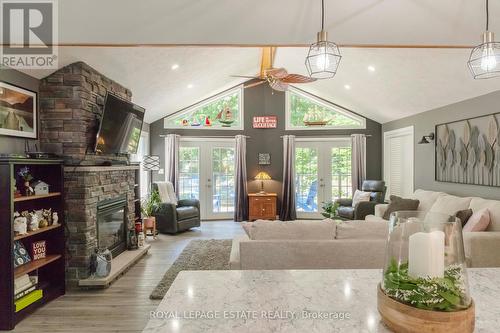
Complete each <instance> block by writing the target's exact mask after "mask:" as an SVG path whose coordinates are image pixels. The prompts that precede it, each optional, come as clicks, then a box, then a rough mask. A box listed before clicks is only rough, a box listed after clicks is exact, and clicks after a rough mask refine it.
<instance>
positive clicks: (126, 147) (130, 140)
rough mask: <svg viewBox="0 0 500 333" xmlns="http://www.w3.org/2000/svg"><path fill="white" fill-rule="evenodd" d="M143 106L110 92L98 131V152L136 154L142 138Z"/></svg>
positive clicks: (96, 149) (96, 146)
mask: <svg viewBox="0 0 500 333" xmlns="http://www.w3.org/2000/svg"><path fill="white" fill-rule="evenodd" d="M144 112H146V110H145V109H144V108H143V107H140V106H138V105H135V104H133V103H131V102H129V101H126V100H124V99H122V98H120V97H118V96H116V95H113V94H110V93H108V94H107V95H106V101H105V103H104V111H103V115H102V119H101V124H100V126H99V131H98V132H97V138H96V145H95V152H96V153H97V154H135V153H136V152H137V147H138V146H139V139H140V138H141V130H142V122H143V119H144Z"/></svg>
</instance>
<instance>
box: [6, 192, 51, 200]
mask: <svg viewBox="0 0 500 333" xmlns="http://www.w3.org/2000/svg"><path fill="white" fill-rule="evenodd" d="M60 195H61V192H53V193H49V194H41V195H31V196H29V197H28V196H23V197H18V198H14V202H21V201H28V200H37V199H44V198H51V197H58V196H60Z"/></svg>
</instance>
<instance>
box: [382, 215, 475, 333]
mask: <svg viewBox="0 0 500 333" xmlns="http://www.w3.org/2000/svg"><path fill="white" fill-rule="evenodd" d="M378 309H379V312H380V314H381V316H382V320H383V321H384V322H385V323H386V324H387V326H389V327H392V328H395V329H397V330H403V331H405V332H434V331H433V329H436V327H440V328H441V329H442V328H443V327H448V328H450V330H451V331H454V332H455V331H456V332H469V331H470V328H471V327H472V328H473V327H474V306H473V302H472V299H471V297H470V294H469V283H468V280H467V268H466V261H465V251H464V243H463V238H462V223H461V221H460V219H458V218H456V217H454V216H448V215H446V214H439V213H427V214H425V213H423V212H418V211H400V212H394V213H392V214H391V216H390V221H389V235H388V239H387V244H386V255H385V263H384V267H383V275H382V282H381V284H380V290H379V295H378ZM420 320H421V321H422V322H425V323H426V325H425V327H422V326H420V325H415V323H416V322H419V321H420ZM406 322H407V323H408V325H407V326H406V324H405V323H406ZM395 325H399V326H395ZM443 325H444V326H443ZM411 327H413V328H415V329H416V330H413V328H411ZM457 327H461V328H463V329H457Z"/></svg>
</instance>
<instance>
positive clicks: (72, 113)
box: [39, 62, 139, 288]
mask: <svg viewBox="0 0 500 333" xmlns="http://www.w3.org/2000/svg"><path fill="white" fill-rule="evenodd" d="M108 91H109V92H111V93H114V94H115V95H118V96H120V97H122V98H124V99H126V100H129V101H130V100H131V97H132V93H131V92H130V90H128V89H127V88H125V87H123V86H122V85H120V84H118V83H116V82H115V81H113V80H111V79H109V78H107V77H106V76H104V75H102V74H100V73H99V72H97V71H96V70H95V69H93V68H92V67H90V66H89V65H87V64H85V63H83V62H76V63H73V64H70V65H68V66H66V67H64V68H61V69H60V70H58V71H56V72H54V73H53V74H51V75H49V76H47V77H46V78H44V79H42V80H41V83H40V97H39V100H40V147H41V150H42V151H47V152H53V153H56V154H58V155H60V156H62V157H63V158H64V161H65V164H66V166H65V167H64V192H65V193H64V201H65V209H64V213H65V214H64V215H65V222H66V226H67V230H68V233H67V252H68V256H67V269H66V272H67V273H66V282H67V286H68V287H69V288H75V287H77V286H78V281H80V280H82V279H86V278H88V277H89V275H90V256H91V254H92V253H93V252H94V249H95V248H96V247H97V244H98V239H97V219H96V214H97V204H98V202H99V201H102V200H107V199H113V198H117V197H120V196H123V195H126V196H127V207H128V208H127V211H126V214H127V217H128V221H127V227H128V228H129V229H131V228H133V226H134V214H135V212H134V209H135V205H134V200H135V196H134V188H135V184H136V183H137V182H136V170H137V169H138V168H139V167H138V166H127V165H117V166H112V167H106V166H99V164H101V163H102V162H103V161H105V160H107V161H109V160H122V161H123V160H126V159H127V157H125V156H122V157H118V156H115V155H95V154H94V153H93V150H94V149H93V148H94V146H95V139H96V134H97V130H98V125H99V120H100V118H101V117H102V111H103V106H104V100H105V97H106V93H107V92H108Z"/></svg>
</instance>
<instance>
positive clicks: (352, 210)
mask: <svg viewBox="0 0 500 333" xmlns="http://www.w3.org/2000/svg"><path fill="white" fill-rule="evenodd" d="M361 190H362V191H364V192H371V193H370V201H361V202H358V203H357V204H356V206H354V207H353V206H352V199H344V198H341V199H337V200H336V202H337V203H338V204H339V207H338V208H337V213H338V217H339V218H340V219H343V220H364V219H365V217H366V216H367V215H370V214H373V213H375V206H376V205H378V204H381V203H384V200H385V192H386V190H387V187H386V186H385V182H384V181H383V180H365V181H364V182H363V185H362V186H361Z"/></svg>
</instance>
